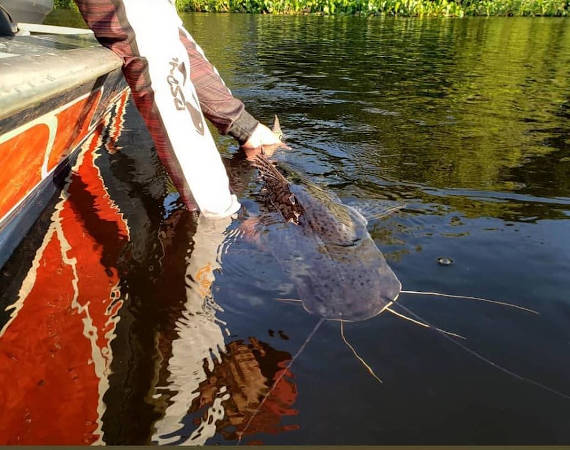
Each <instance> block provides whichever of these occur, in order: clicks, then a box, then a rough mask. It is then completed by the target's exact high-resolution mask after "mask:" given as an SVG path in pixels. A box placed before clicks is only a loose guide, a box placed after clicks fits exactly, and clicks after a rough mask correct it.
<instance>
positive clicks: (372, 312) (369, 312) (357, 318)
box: [303, 301, 392, 322]
mask: <svg viewBox="0 0 570 450" xmlns="http://www.w3.org/2000/svg"><path fill="white" fill-rule="evenodd" d="M391 304H392V302H388V303H384V302H383V303H382V304H381V305H375V307H374V308H365V309H360V310H345V311H330V310H327V309H326V308H324V307H322V306H318V307H316V308H314V309H313V308H310V307H309V306H307V303H306V302H305V301H303V308H304V309H305V311H307V312H308V313H309V314H313V315H317V316H319V317H322V318H323V319H325V320H332V321H337V322H340V321H343V322H363V321H365V320H368V319H372V318H373V317H376V316H377V315H379V314H381V313H382V312H383V311H384V310H385V309H386V308H387V307H388V306H390V305H391Z"/></svg>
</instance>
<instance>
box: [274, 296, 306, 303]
mask: <svg viewBox="0 0 570 450" xmlns="http://www.w3.org/2000/svg"><path fill="white" fill-rule="evenodd" d="M275 300H277V301H278V302H286V303H289V302H290V303H303V300H300V299H298V298H279V297H278V298H276V299H275Z"/></svg>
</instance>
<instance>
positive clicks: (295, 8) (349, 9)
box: [60, 0, 569, 17]
mask: <svg viewBox="0 0 570 450" xmlns="http://www.w3.org/2000/svg"><path fill="white" fill-rule="evenodd" d="M60 1H63V0H60ZM176 7H177V8H178V10H179V11H202V12H247V13H269V14H307V13H317V14H327V15H328V14H365V15H387V16H405V17H411V16H419V17H436V16H438V17H442V16H443V17H464V16H568V14H569V3H568V2H567V1H565V0H464V1H461V0H458V1H453V0H176Z"/></svg>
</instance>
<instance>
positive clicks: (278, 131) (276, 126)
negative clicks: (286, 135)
mask: <svg viewBox="0 0 570 450" xmlns="http://www.w3.org/2000/svg"><path fill="white" fill-rule="evenodd" d="M271 131H273V134H275V136H277V137H278V138H279V140H282V139H283V131H282V130H281V125H280V124H279V117H277V114H275V118H274V119H273V127H271Z"/></svg>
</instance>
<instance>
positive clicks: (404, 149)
mask: <svg viewBox="0 0 570 450" xmlns="http://www.w3.org/2000/svg"><path fill="white" fill-rule="evenodd" d="M183 18H184V22H185V25H186V26H187V28H188V29H189V30H190V32H191V33H192V34H193V36H194V37H195V39H196V40H197V41H198V42H199V43H200V44H201V45H202V47H203V48H204V49H205V51H206V54H207V55H208V57H209V58H210V60H211V61H212V62H213V63H214V64H215V65H216V66H217V68H218V70H219V71H220V73H221V74H222V76H223V78H224V79H225V81H226V83H227V84H228V86H230V88H231V89H232V91H233V93H234V94H235V95H236V96H237V97H239V98H241V99H242V100H243V101H244V102H245V103H246V105H247V108H248V110H249V111H250V112H251V113H252V114H254V115H255V116H256V117H258V118H259V119H261V120H263V121H265V122H267V123H269V122H271V120H272V117H273V115H274V114H279V118H280V120H281V125H282V127H283V130H284V133H285V135H286V138H287V142H288V144H289V145H290V147H291V149H290V150H283V151H281V152H280V153H278V154H277V155H276V159H277V160H279V161H282V162H284V163H287V164H288V165H289V166H290V167H293V168H294V169H295V171H297V172H299V173H300V174H302V175H303V176H304V177H305V178H307V179H308V180H310V181H311V182H313V183H315V184H317V185H319V186H321V187H322V188H324V189H326V190H330V191H332V192H334V193H336V194H337V195H339V196H340V197H341V198H342V199H343V200H345V201H346V202H350V204H352V205H356V206H357V207H359V208H360V209H362V210H363V211H376V212H378V211H381V210H383V209H386V208H389V207H392V206H403V209H401V210H400V211H398V212H397V213H394V214H391V215H389V216H386V217H380V218H372V219H371V220H370V223H369V231H370V233H371V235H372V237H373V238H374V240H375V241H376V244H377V245H378V247H379V248H380V249H381V250H382V252H383V253H384V254H385V256H386V258H387V261H388V263H389V264H390V265H391V267H392V269H393V270H394V272H395V273H396V275H397V276H398V278H399V279H400V281H401V282H402V285H403V288H404V289H408V290H415V291H427V292H441V293H446V294H456V295H467V296H477V297H485V298H489V299H494V300H501V301H505V302H510V303H514V304H516V305H520V306H524V307H526V308H531V309H534V310H536V311H538V312H539V313H540V314H539V315H535V314H531V313H528V312H525V311H521V310H515V309H509V308H507V307H504V306H500V305H496V304H489V303H482V302H477V301H469V300H461V299H454V298H445V297H438V296H419V295H411V294H402V295H401V296H400V298H399V299H398V302H401V304H403V305H405V306H406V307H407V308H409V309H410V310H413V311H414V312H415V313H416V314H418V315H419V316H421V317H422V318H424V319H425V320H426V321H428V322H429V323H431V324H433V325H434V326H437V327H439V328H442V329H444V330H448V331H453V332H455V333H459V334H461V335H462V336H464V337H466V340H459V341H460V342H461V344H462V345H464V346H465V347H466V348H468V349H470V350H466V349H465V348H461V347H459V346H457V345H454V344H453V342H450V341H449V340H446V339H445V338H443V337H442V335H441V334H439V333H437V332H434V331H433V330H430V329H426V328H422V327H420V326H417V325H414V324H413V323H411V322H409V321H405V320H403V319H401V318H398V317H396V316H393V315H390V314H389V313H387V312H386V313H383V314H381V315H379V316H377V317H374V318H372V319H369V320H366V321H363V322H355V323H348V324H346V325H345V327H344V334H345V337H346V339H347V340H348V341H349V342H350V343H351V344H352V345H353V346H354V348H355V349H356V351H357V352H358V354H359V355H360V356H361V357H362V359H363V360H364V361H365V362H366V363H367V364H368V365H369V366H370V367H371V368H372V370H373V371H374V372H375V374H376V375H377V376H378V377H379V378H380V379H381V380H382V383H380V382H378V381H377V380H376V379H375V378H374V377H373V376H372V375H371V374H370V373H369V372H368V371H367V370H366V369H365V368H364V366H363V364H362V363H361V362H359V360H358V359H357V358H356V357H355V355H354V354H353V352H352V351H351V350H350V349H349V348H348V346H347V345H346V344H345V343H344V342H343V340H342V338H341V335H340V327H339V323H338V322H325V323H324V324H323V325H322V326H321V327H320V328H319V329H318V331H317V332H316V333H315V334H314V336H312V338H311V339H310V340H309V342H308V343H307V345H306V346H305V347H303V348H302V346H303V344H304V343H305V342H306V341H307V338H308V337H309V335H310V333H311V332H312V330H313V329H314V327H315V325H316V323H317V321H318V318H317V317H316V316H314V315H311V314H309V313H307V312H306V311H305V310H304V309H303V308H302V306H300V305H299V304H298V303H297V302H285V301H279V300H276V299H278V298H295V296H296V292H295V291H294V288H293V285H292V284H291V281H290V280H288V279H287V277H286V276H285V275H284V274H283V273H282V272H281V271H280V269H279V265H278V264H277V262H276V261H274V260H273V258H272V257H271V255H270V254H269V253H268V252H267V251H266V250H264V249H263V248H259V247H257V246H256V245H254V243H252V242H251V240H248V239H246V238H244V237H243V235H242V236H238V237H237V238H235V239H230V237H229V235H232V234H234V233H235V231H234V230H238V229H239V227H240V225H241V222H242V219H241V218H239V219H236V220H234V221H231V220H228V221H226V222H219V223H215V224H212V223H209V222H207V221H205V220H203V219H200V218H199V217H198V216H197V215H196V214H195V213H190V212H188V211H186V210H185V209H183V208H180V207H179V205H178V204H177V201H176V200H177V194H176V193H175V192H174V191H173V189H172V188H171V186H170V183H169V182H168V180H167V178H166V177H165V175H164V172H163V170H162V169H161V166H160V164H159V162H158V160H157V157H156V155H155V154H154V152H153V149H152V142H151V140H150V138H149V137H148V134H147V133H146V131H145V128H144V125H143V124H142V123H141V119H140V117H139V116H138V113H137V112H136V110H135V108H134V106H133V105H132V104H131V103H130V102H129V103H127V105H126V112H123V111H118V110H117V111H115V117H114V119H113V120H114V121H113V123H112V124H111V125H112V127H113V128H112V129H114V130H119V131H120V130H122V132H121V134H120V135H119V134H117V133H115V134H113V133H112V132H109V131H108V132H106V133H103V135H102V136H100V139H99V141H94V142H95V143H94V144H93V146H92V148H91V149H86V150H84V157H83V160H82V162H83V163H84V164H87V162H89V164H91V166H89V167H90V168H91V169H93V168H95V169H97V170H96V171H95V172H93V171H92V170H91V171H89V170H88V169H89V168H85V167H83V166H82V167H79V166H76V175H75V176H74V177H71V178H70V179H68V183H67V185H66V186H64V188H63V189H64V191H63V194H62V195H61V196H59V197H57V198H56V199H54V200H53V201H52V204H51V206H50V207H49V208H48V209H47V210H46V211H45V212H44V213H43V215H42V217H41V218H40V220H38V223H37V224H36V225H35V226H34V227H33V228H32V230H31V231H30V233H29V236H28V237H27V238H26V240H25V241H24V242H23V243H22V244H21V245H20V247H19V248H18V250H17V251H16V252H15V253H14V255H13V256H12V258H11V259H10V260H9V261H8V263H7V264H6V265H5V266H4V268H3V269H2V278H1V279H0V283H1V285H0V288H1V289H2V290H1V294H0V306H1V307H2V308H1V310H2V311H3V312H2V313H0V328H1V329H2V332H1V333H0V336H2V337H1V338H0V348H1V350H2V352H3V355H4V356H3V358H4V357H6V358H12V359H14V358H16V356H14V355H16V354H18V351H21V352H22V353H23V354H24V355H25V356H26V358H23V359H22V361H21V362H19V363H18V364H20V367H23V368H24V369H22V371H25V372H26V374H27V375H26V376H23V375H22V376H19V375H15V374H14V373H13V372H7V371H6V370H0V377H1V378H2V381H1V382H0V385H1V386H2V387H1V388H0V399H4V404H11V405H12V406H11V408H12V411H17V412H14V413H13V414H8V413H6V412H5V408H4V412H3V413H0V439H1V440H2V442H3V443H7V442H12V443H13V442H22V443H26V442H28V443H35V444H40V443H60V444H61V443H74V444H75V443H97V442H99V443H107V444H142V443H161V444H164V443H171V444H192V443H195V444H202V443H206V444H230V445H231V444H236V443H238V438H239V436H242V440H241V443H244V444H253V443H264V444H418V443H423V444H547V443H548V444H556V443H563V444H568V443H570V399H569V398H568V397H566V398H565V397H564V395H566V396H568V395H570V382H569V380H570V359H569V358H568V354H569V350H570V327H569V325H570V276H569V274H570V81H569V80H570V27H569V26H568V25H569V22H568V20H567V19H541V18H533V19H526V18H491V19H487V18H471V19H462V20H455V19H429V20H428V19H423V20H421V19H388V18H376V17H373V18H360V17H336V18H333V17H314V16H300V17H272V16H252V15H237V14H232V15H229V14H228V15H208V14H188V15H184V16H183ZM48 20H49V21H51V22H52V23H54V22H55V23H59V24H70V25H74V24H77V23H78V18H77V16H76V15H73V14H72V13H65V12H63V13H62V12H58V15H54V16H51V18H49V19H48ZM216 139H217V142H218V143H219V148H220V151H221V153H222V155H223V156H224V158H225V159H226V163H227V166H228V169H229V173H230V176H231V179H232V183H233V185H234V188H235V189H236V191H237V192H238V194H239V196H240V199H242V201H243V203H244V204H245V205H246V206H248V207H249V208H250V209H255V207H256V206H255V205H256V198H257V197H256V192H257V191H258V190H259V185H260V182H259V180H258V179H256V177H255V173H254V172H253V170H252V169H250V168H249V167H248V165H247V163H246V162H244V160H243V158H242V156H241V154H240V152H238V149H237V146H236V144H235V143H234V142H233V141H232V140H231V139H229V138H227V137H222V136H218V137H216ZM110 141H112V145H109V142H110ZM85 161H87V162H85ZM94 174H95V175H96V176H95V175H94ZM242 228H243V227H242ZM56 237H57V239H56ZM56 241H57V242H56ZM223 241H226V242H228V241H231V242H230V243H229V244H227V245H226V244H224V245H222V242H223ZM56 244H57V245H59V247H57V248H58V249H63V250H57V251H56V250H54V251H52V250H50V249H52V247H53V248H56V247H54V246H57V245H56ZM50 252H51V253H50ZM442 257H444V258H450V259H451V260H452V261H453V263H452V264H451V265H442V264H438V258H442ZM34 301H35V303H33V302H34ZM363 301H365V299H363ZM27 304H29V305H32V306H29V307H27V306H26V305H27ZM5 308H7V311H6V312H4V309H5ZM26 308H28V309H26ZM50 308H51V309H50ZM47 309H49V311H46V310H47ZM14 311H19V313H18V314H17V315H16V314H15V312H14ZM401 312H403V311H401ZM24 313H26V314H27V316H25V317H28V318H27V319H25V320H26V322H24V319H20V320H19V321H18V319H19V318H20V316H23V317H24ZM20 323H22V325H21V326H20V325H19V324H20ZM26 324H29V325H28V328H30V330H28V329H27V328H26ZM17 325H18V326H17ZM301 348H302V351H301V352H300V353H298V352H299V350H300V349H301ZM470 351H471V352H470ZM473 352H476V353H477V354H478V355H480V356H481V358H483V357H484V358H486V359H487V360H488V361H490V362H484V361H483V360H482V359H481V358H477V357H476V355H475V354H474V353H473ZM6 355H7V356H6ZM294 355H296V357H295V360H294V362H293V364H292V365H290V366H289V362H290V361H291V359H292V358H293V356H294ZM491 362H492V363H494V364H495V366H493V364H492V363H491ZM497 365H498V366H500V367H502V368H503V369H504V370H501V368H499V367H497ZM507 370H508V371H510V372H511V373H510V374H509V373H507V372H506V371H507ZM53 374H59V375H57V376H56V375H53ZM50 376H52V378H50ZM522 378H525V379H526V380H524V379H522ZM529 380H530V381H529ZM26 383H29V385H28V384H26ZM537 383H539V384H540V385H541V386H539V385H538V384H537ZM30 386H32V387H33V389H32V387H30ZM554 391H556V392H554ZM268 393H269V395H268ZM8 400H9V401H10V402H11V403H7V402H8ZM38 404H41V405H42V406H37V405H38ZM42 408H43V409H42ZM40 419H41V420H40ZM22 424H24V425H22ZM34 427H35V428H34ZM14 430H21V431H17V432H16V431H14ZM18 433H19V434H18ZM18 436H19V437H18Z"/></svg>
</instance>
